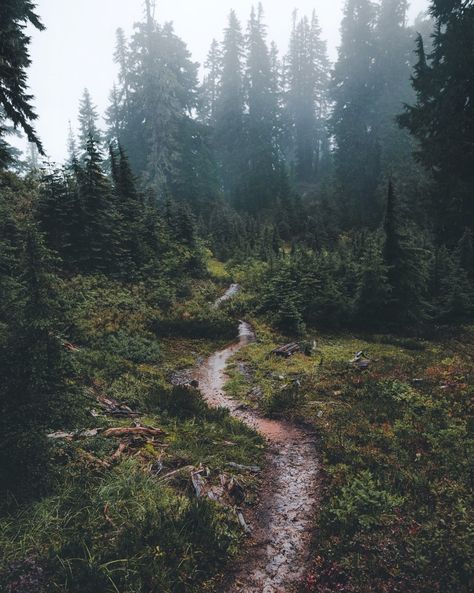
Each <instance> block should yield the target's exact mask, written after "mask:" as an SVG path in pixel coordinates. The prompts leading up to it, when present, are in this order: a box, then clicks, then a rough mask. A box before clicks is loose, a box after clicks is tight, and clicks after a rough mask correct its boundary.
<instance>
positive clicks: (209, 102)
mask: <svg viewBox="0 0 474 593" xmlns="http://www.w3.org/2000/svg"><path fill="white" fill-rule="evenodd" d="M221 61H222V55H221V48H220V46H219V43H218V42H217V40H216V39H213V40H212V43H211V47H210V49H209V53H208V56H207V60H206V62H205V64H204V67H205V68H206V74H205V76H204V80H203V83H202V87H201V93H200V94H201V101H200V117H201V119H202V120H203V121H204V122H206V123H208V124H210V125H213V124H214V122H215V118H216V104H217V97H218V96H219V85H220V77H221Z"/></svg>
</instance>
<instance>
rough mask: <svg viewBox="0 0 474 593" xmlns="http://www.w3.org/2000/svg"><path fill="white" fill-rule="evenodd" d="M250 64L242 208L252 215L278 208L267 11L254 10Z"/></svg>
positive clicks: (274, 100) (275, 105) (275, 101)
mask: <svg viewBox="0 0 474 593" xmlns="http://www.w3.org/2000/svg"><path fill="white" fill-rule="evenodd" d="M246 45H247V62H246V72H245V95H246V103H247V111H248V113H247V117H246V118H245V131H246V149H245V153H246V162H247V170H246V171H243V172H242V176H245V185H244V186H243V187H244V191H243V195H242V196H241V199H240V206H243V207H245V208H246V209H247V210H248V211H250V212H258V211H259V210H262V209H265V208H269V207H271V206H274V205H275V198H276V196H277V193H278V181H279V180H278V172H279V169H280V162H279V154H278V147H277V146H276V145H275V144H274V139H275V130H276V128H277V126H278V123H277V109H278V98H277V95H276V94H275V85H274V80H273V73H272V68H271V63H270V54H269V50H268V47H267V44H266V31H265V25H264V23H263V9H262V5H261V4H260V5H259V8H258V13H257V12H256V11H255V9H252V13H251V16H250V21H249V26H248V34H247V39H246Z"/></svg>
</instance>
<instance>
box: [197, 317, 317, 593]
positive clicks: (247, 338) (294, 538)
mask: <svg viewBox="0 0 474 593" xmlns="http://www.w3.org/2000/svg"><path fill="white" fill-rule="evenodd" d="M239 330H240V331H239V333H240V340H239V342H237V343H235V344H232V345H230V346H228V347H226V348H225V349H224V350H221V351H219V352H217V353H215V354H214V355H212V356H211V357H210V358H208V359H207V361H206V362H205V363H204V364H203V365H202V367H201V368H200V369H199V371H198V373H197V378H198V380H199V385H200V391H201V393H202V395H203V397H204V399H205V400H206V402H207V403H208V404H209V405H210V406H212V407H218V408H225V409H228V410H230V413H231V415H232V416H233V417H234V418H236V419H238V420H240V421H242V422H243V423H244V424H246V425H247V426H249V427H251V428H252V429H254V430H256V431H257V432H258V433H259V434H260V435H261V436H263V437H264V438H265V440H266V442H267V445H268V446H267V454H266V459H265V472H264V477H263V480H262V482H261V485H260V500H259V502H258V504H257V505H255V506H254V507H253V509H252V510H251V511H250V520H248V524H249V531H250V532H251V537H250V540H249V542H248V546H247V547H246V551H245V553H244V554H243V555H242V558H241V559H240V561H238V562H237V564H236V567H235V568H234V570H232V574H231V576H230V577H229V578H228V580H227V583H226V585H225V590H226V591H232V593H254V592H257V591H258V592H261V593H288V591H289V590H290V587H292V586H293V585H298V584H299V583H301V581H302V580H303V577H304V575H305V573H306V572H307V570H308V565H309V561H310V548H311V546H310V543H311V536H312V528H313V525H314V517H315V516H316V507H317V504H318V498H319V496H318V487H319V480H318V475H319V461H318V457H317V454H316V446H315V440H314V435H313V434H312V433H311V432H309V431H307V430H305V429H303V428H297V427H296V426H295V425H294V424H292V423H290V422H287V421H283V420H270V419H267V418H265V417H263V416H262V415H261V414H260V413H259V412H258V411H257V410H254V409H252V408H250V407H247V406H245V405H244V406H243V405H242V403H241V402H239V401H236V400H234V399H232V398H231V397H229V396H228V395H227V394H226V393H225V391H224V386H225V383H226V381H227V377H226V375H225V370H226V366H227V363H228V361H229V359H230V358H231V357H232V356H234V355H235V354H237V353H238V352H239V351H240V350H241V349H242V348H244V347H246V346H248V345H249V344H250V343H251V342H252V341H254V339H255V335H254V333H253V331H252V329H251V327H250V326H249V325H248V324H246V323H244V322H241V323H240V327H239Z"/></svg>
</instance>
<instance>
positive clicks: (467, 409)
mask: <svg viewBox="0 0 474 593" xmlns="http://www.w3.org/2000/svg"><path fill="white" fill-rule="evenodd" d="M257 329H259V331H258V332H257V333H258V337H259V341H258V342H257V343H255V344H254V345H252V346H250V347H249V348H247V349H245V350H243V351H241V352H240V353H239V354H238V355H237V356H236V357H235V359H234V365H233V370H232V373H231V374H232V379H231V381H230V383H229V385H228V389H229V390H230V391H231V392H232V393H233V395H235V396H237V397H240V398H242V399H244V400H245V401H246V402H247V403H248V404H249V405H253V406H255V407H259V408H260V409H262V410H263V411H264V412H265V413H266V414H268V415H272V416H277V417H290V418H293V419H296V420H297V421H298V420H299V421H302V422H303V421H304V422H305V423H311V424H312V425H313V426H314V428H315V429H316V431H317V434H318V435H319V447H320V450H321V452H322V457H323V459H322V461H323V465H324V468H325V480H324V491H323V500H322V504H321V511H320V515H319V516H318V517H315V520H316V521H317V524H318V527H317V536H316V539H315V542H314V550H315V551H314V567H313V570H312V572H311V573H310V574H309V575H308V577H307V580H306V582H305V583H304V584H303V587H304V588H305V590H306V591H307V592H309V593H333V592H335V591H340V592H341V593H408V592H410V593H468V591H471V590H472V587H473V585H474V583H473V581H472V574H473V569H474V554H473V550H474V530H473V529H472V525H473V524H474V507H473V502H474V501H473V496H472V477H473V476H472V459H473V456H474V433H473V428H474V422H473V415H472V412H473V394H474V382H473V352H474V330H473V329H472V328H470V327H465V328H459V329H458V330H457V331H456V332H450V333H449V334H445V335H443V334H442V333H440V336H439V337H436V336H435V337H433V336H431V339H429V340H428V339H427V340H421V339H419V340H418V339H417V340H414V339H413V338H407V339H404V338H403V337H400V336H396V337H395V336H388V335H384V336H380V335H372V336H370V335H369V336H367V335H366V336H360V337H359V336H350V335H346V334H339V335H336V334H331V335H320V334H314V335H313V334H309V335H308V336H306V339H307V342H306V343H305V344H302V345H303V346H304V349H305V350H306V352H307V353H308V354H309V355H304V354H297V355H295V356H294V357H292V358H290V359H281V358H278V357H276V356H274V355H272V354H271V351H272V350H273V348H275V347H276V346H277V345H281V344H282V343H285V338H284V337H283V336H277V335H276V334H274V333H273V332H272V331H271V330H270V329H269V328H268V327H265V326H262V325H259V324H257ZM286 340H287V339H286ZM308 345H309V346H310V348H308ZM359 351H363V352H364V357H366V358H367V359H368V360H370V364H369V368H368V369H367V370H365V371H361V370H359V369H357V368H356V367H355V366H353V365H351V364H350V363H349V361H350V360H351V359H352V358H353V357H354V354H355V353H356V352H359ZM315 454H316V453H315Z"/></svg>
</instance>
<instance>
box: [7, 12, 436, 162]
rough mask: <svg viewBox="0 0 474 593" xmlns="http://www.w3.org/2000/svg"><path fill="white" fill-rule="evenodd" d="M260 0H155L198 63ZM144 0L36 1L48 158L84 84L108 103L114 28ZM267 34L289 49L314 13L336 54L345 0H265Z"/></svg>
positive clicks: (38, 96)
mask: <svg viewBox="0 0 474 593" xmlns="http://www.w3.org/2000/svg"><path fill="white" fill-rule="evenodd" d="M0 1H1V0H0ZM257 2H258V0H157V2H156V16H157V19H158V20H159V21H160V22H164V21H173V22H174V24H175V30H176V32H177V34H178V35H179V36H180V37H182V38H183V40H184V41H185V42H186V43H187V44H188V47H189V49H190V51H191V52H192V54H193V59H194V60H195V61H197V62H201V63H202V62H203V61H204V59H205V56H206V54H207V51H208V48H209V45H210V43H211V40H212V38H213V37H217V38H218V39H221V35H222V29H223V28H224V26H225V24H226V19H227V15H228V13H229V11H230V9H231V8H234V9H235V10H236V11H237V13H238V15H239V17H240V18H241V20H242V21H243V22H245V21H246V20H247V18H248V15H249V13H250V8H251V6H252V4H255V3H257ZM143 3H144V2H143V0H37V4H38V13H39V14H40V16H41V18H42V20H43V23H44V24H45V25H46V31H43V32H42V33H36V32H35V33H33V39H32V46H31V56H32V59H33V65H32V67H31V69H30V78H29V80H30V87H31V90H32V92H33V94H34V95H35V105H36V110H37V112H38V114H39V116H40V117H39V120H38V122H37V124H36V128H37V131H38V132H39V135H40V137H41V139H42V140H43V142H44V145H45V148H46V151H47V153H48V155H49V156H50V158H51V159H52V160H56V161H62V160H63V159H64V156H65V152H66V137H67V127H68V121H69V120H72V121H73V125H74V123H75V120H76V117H77V110H78V102H79V98H80V95H81V93H82V90H83V89H84V87H87V88H89V90H90V92H91V94H92V96H93V98H94V101H95V102H96V104H97V105H98V107H99V109H100V111H101V113H103V111H104V110H105V108H106V106H107V99H108V94H109V91H110V88H111V86H112V84H113V82H114V79H115V75H116V68H115V65H114V64H113V60H112V54H113V50H114V44H115V31H116V29H117V28H118V27H122V28H123V29H125V31H126V32H127V33H130V32H131V31H132V28H133V23H134V22H136V21H137V20H139V19H141V16H142V13H143ZM263 5H264V9H265V18H266V22H267V24H268V32H269V39H270V40H274V41H276V42H277V44H278V46H279V48H280V50H281V51H286V48H287V44H288V37H289V31H290V27H291V14H292V12H293V9H294V8H295V7H296V8H297V9H298V10H299V11H300V13H302V14H303V13H306V14H310V13H311V12H312V10H313V9H315V10H316V12H317V13H318V15H319V18H320V21H321V25H322V28H323V32H324V37H325V38H326V39H327V41H328V47H329V52H330V55H331V58H334V57H335V56H336V51H337V46H338V43H339V25H340V20H341V13H342V7H343V5H344V0H266V1H264V2H263ZM427 5H428V0H412V2H411V9H410V18H414V17H415V16H416V15H417V14H418V13H419V12H420V11H422V10H426V7H427Z"/></svg>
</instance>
